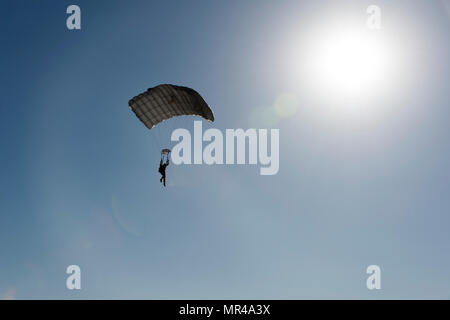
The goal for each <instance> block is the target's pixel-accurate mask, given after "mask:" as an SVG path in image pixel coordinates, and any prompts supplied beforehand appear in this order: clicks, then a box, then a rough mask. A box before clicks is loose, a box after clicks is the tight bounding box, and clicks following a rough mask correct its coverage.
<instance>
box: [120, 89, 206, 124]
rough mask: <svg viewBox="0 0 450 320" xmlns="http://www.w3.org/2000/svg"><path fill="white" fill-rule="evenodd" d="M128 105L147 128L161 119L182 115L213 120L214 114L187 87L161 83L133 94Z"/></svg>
mask: <svg viewBox="0 0 450 320" xmlns="http://www.w3.org/2000/svg"><path fill="white" fill-rule="evenodd" d="M128 105H129V106H130V108H131V110H133V112H134V113H135V114H136V116H137V117H138V118H139V120H141V121H142V122H143V123H144V124H145V126H146V127H147V128H149V129H152V128H153V127H154V126H155V125H157V124H158V123H160V122H161V121H164V120H167V119H170V118H172V117H176V116H183V115H194V116H200V117H202V118H204V119H205V120H208V121H211V122H212V121H214V115H213V113H212V111H211V109H210V108H209V106H208V104H207V103H206V102H205V100H203V98H202V97H201V96H200V94H199V93H198V92H197V91H195V90H194V89H191V88H188V87H181V86H175V85H171V84H161V85H159V86H156V87H153V88H150V89H148V90H147V91H145V92H143V93H141V94H139V95H137V96H135V97H134V98H133V99H131V100H130V101H129V102H128Z"/></svg>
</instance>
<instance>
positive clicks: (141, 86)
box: [0, 0, 450, 299]
mask: <svg viewBox="0 0 450 320" xmlns="http://www.w3.org/2000/svg"><path fill="white" fill-rule="evenodd" d="M70 4H78V5H79V6H80V7H81V12H82V13H81V14H82V18H81V19H82V20H81V24H82V29H81V30H76V31H69V30H68V29H67V28H66V18H67V14H66V8H67V6H68V5H70ZM370 4H376V5H378V6H379V7H380V8H381V10H382V11H381V12H382V16H381V17H382V20H381V23H382V25H381V26H382V28H381V29H380V30H378V31H373V30H371V31H368V30H367V28H366V24H365V23H366V19H367V14H366V8H367V7H368V6H369V5H370ZM449 14H450V3H449V1H429V0H427V1H425V0H424V1H400V0H397V1H393V0H389V1H340V2H339V3H337V1H318V0H314V1H312V0H311V1H298V0H295V1H284V0H283V1H263V0H261V1H249V0H248V1H237V0H236V1H234V0H231V1H230V0H228V1H206V0H205V1H203V0H202V1H200V0H192V1H127V2H125V1H75V2H74V1H31V0H29V1H18V0H15V1H12V0H9V1H2V2H1V4H0V33H1V39H2V41H1V43H2V47H1V48H2V50H1V53H0V55H1V59H0V63H1V75H0V81H1V85H0V88H1V89H0V90H1V94H0V102H1V108H0V121H1V125H0V132H1V133H0V142H1V150H2V152H1V157H0V298H17V299H25V298H31V299H38V298H40V299H48V298H59V299H78V298H85V299H93V298H100V299H108V298H117V299H122V298H125V299H128V298H138V299H165V298H168V299H170V298H171V299H183V298H192V299H196V298H203V299H206V298H208V299H214V298H215V299H221V298H235V299H236V298H254V299H309V298H323V299H329V298H339V299H349V298H352V299H353V298H360V299H380V298H384V299H391V298H414V299H416V298H447V299H448V298H450V255H449V252H450V233H449V226H450V152H449V151H450V149H449V147H448V146H449V143H448V141H449V137H450V109H449V107H450V103H449V102H450V99H449V89H450V88H449V83H450V72H449V71H450V70H449V66H450V64H449V56H450V55H449V53H450V52H449V49H450V43H449V39H450V37H449V30H450V29H449V17H450V16H449ZM342 30H343V31H342ZM349 30H350V31H349ZM340 31H342V32H343V33H344V35H345V37H346V38H348V37H347V35H348V34H354V33H357V34H360V33H363V34H364V36H363V37H364V39H370V41H373V42H374V43H375V47H376V48H382V54H383V59H384V60H383V64H382V65H381V66H380V67H378V65H375V64H372V63H371V61H373V60H370V59H369V60H370V61H369V63H367V61H363V62H364V63H361V65H358V64H357V63H356V62H354V61H353V60H352V61H350V62H349V61H344V62H345V63H344V62H342V61H335V62H334V64H333V66H332V68H331V69H333V68H334V69H333V70H338V71H339V70H340V71H339V72H338V73H337V76H336V74H334V76H335V77H336V79H334V78H333V77H328V76H326V77H324V76H323V74H321V73H320V72H319V73H315V72H316V71H317V70H315V69H314V68H313V67H312V66H315V64H319V65H320V67H321V66H322V65H323V63H322V62H321V61H325V60H320V59H319V56H320V57H321V54H323V53H324V51H325V53H327V52H328V50H326V49H325V50H322V51H320V48H327V46H329V45H330V44H331V46H332V49H330V50H331V51H333V48H334V47H333V43H334V42H333V40H330V41H328V40H327V39H333V37H334V35H335V34H336V33H339V32H340ZM356 42H357V41H356ZM373 42H371V43H373ZM317 48H319V49H317ZM353 48H354V47H350V51H351V52H354V51H355V50H357V49H355V50H354V49H353ZM370 48H373V47H370ZM315 50H318V51H315ZM377 50H378V49H377ZM369 51H370V52H371V53H373V52H374V50H369ZM350 56H351V55H350ZM333 57H335V56H333ZM346 57H348V55H347V56H346ZM384 62H386V63H384ZM358 63H360V62H358ZM355 65H356V66H358V68H354V67H353V66H355ZM336 68H337V69H336ZM339 68H340V69H339ZM366 68H367V69H366ZM361 70H371V72H373V79H372V78H371V79H370V81H367V82H364V85H365V86H364V87H363V86H362V83H363V82H362V81H360V78H359V76H361ZM328 71H329V70H328ZM328 71H327V72H328ZM372 80H373V81H372ZM354 82H356V83H357V84H358V85H360V86H359V87H358V88H356V89H354V88H353V87H352V89H351V90H350V89H349V90H347V89H348V87H345V86H344V85H343V84H348V83H354ZM160 83H172V84H179V85H186V86H189V87H192V88H195V89H196V90H197V91H199V92H200V93H201V94H202V96H203V97H204V98H205V100H206V101H207V102H208V104H209V105H210V106H211V108H212V109H213V110H214V114H215V118H216V121H215V122H214V123H213V124H212V125H211V124H204V127H205V128H206V127H216V128H219V129H221V130H224V129H225V128H251V127H256V128H279V129H280V170H279V173H278V174H277V175H274V176H260V175H259V167H258V166H255V165H243V166H237V165H235V166H226V165H222V166H219V165H215V166H214V165H213V166H207V165H202V166H193V165H191V166H170V167H169V169H168V182H169V186H168V187H167V188H163V187H162V186H161V185H160V183H159V181H158V179H159V176H158V173H157V171H156V170H157V164H158V161H159V159H158V157H159V155H158V152H159V150H155V148H154V147H152V142H151V140H152V139H153V137H152V133H151V131H149V130H148V129H146V128H145V127H144V126H143V125H142V124H141V123H140V122H139V120H138V119H137V118H136V117H135V115H134V114H133V113H132V112H131V111H130V109H129V108H128V100H129V99H130V98H131V97H133V96H134V95H136V94H138V93H140V92H142V91H144V90H146V89H147V88H149V87H153V86H155V85H158V84H160ZM286 97H287V98H286ZM283 99H284V100H283ZM286 99H287V100H288V103H287V106H286V103H284V102H283V101H286ZM280 101H281V102H280ZM283 103H284V104H283ZM280 104H281V106H280ZM188 129H191V128H188ZM71 264H76V265H79V266H80V267H81V272H82V290H80V291H76V290H74V291H70V290H68V289H66V287H65V284H66V277H67V276H68V275H67V274H66V273H65V270H66V268H67V266H69V265H71ZM371 264H376V265H379V266H380V268H381V271H382V289H381V290H378V291H377V290H372V291H370V290H368V289H367V288H366V278H367V276H368V275H367V274H366V268H367V266H369V265H371Z"/></svg>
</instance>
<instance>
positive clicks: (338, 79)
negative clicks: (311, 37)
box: [309, 31, 388, 97]
mask: <svg viewBox="0 0 450 320" xmlns="http://www.w3.org/2000/svg"><path fill="white" fill-rule="evenodd" d="M310 57H311V58H310V59H311V60H310V61H309V63H310V64H309V67H310V70H309V71H310V76H311V79H313V81H314V85H315V86H317V88H318V89H319V90H321V91H323V92H324V93H332V94H334V95H336V94H337V95H344V96H349V97H352V96H353V97H358V96H359V95H363V94H366V93H368V92H369V91H371V90H376V88H377V87H379V86H381V85H382V84H383V81H384V80H385V78H386V77H387V73H388V61H387V56H386V51H385V48H384V47H383V44H382V43H381V41H379V39H378V38H376V37H375V36H371V35H370V34H364V33H357V32H351V31H346V32H340V33H335V34H331V35H329V36H328V37H324V38H321V39H320V40H319V41H317V43H316V45H315V46H314V47H313V51H312V54H311V55H310Z"/></svg>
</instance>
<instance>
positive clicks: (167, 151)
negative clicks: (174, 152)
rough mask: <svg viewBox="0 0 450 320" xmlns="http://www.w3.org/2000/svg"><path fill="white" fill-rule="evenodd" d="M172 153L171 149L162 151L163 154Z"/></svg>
mask: <svg viewBox="0 0 450 320" xmlns="http://www.w3.org/2000/svg"><path fill="white" fill-rule="evenodd" d="M169 153H170V149H162V150H161V154H169Z"/></svg>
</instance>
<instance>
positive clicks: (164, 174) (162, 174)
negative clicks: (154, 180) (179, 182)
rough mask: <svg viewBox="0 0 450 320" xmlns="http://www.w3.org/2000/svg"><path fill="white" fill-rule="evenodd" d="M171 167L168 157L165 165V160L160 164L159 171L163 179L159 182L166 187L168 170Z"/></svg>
mask: <svg viewBox="0 0 450 320" xmlns="http://www.w3.org/2000/svg"><path fill="white" fill-rule="evenodd" d="M168 165H169V158H168V157H167V159H166V162H165V163H163V159H161V161H160V162H159V169H158V172H159V173H160V174H161V179H159V182H162V183H163V185H164V187H165V186H166V168H167V166H168Z"/></svg>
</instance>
